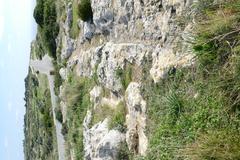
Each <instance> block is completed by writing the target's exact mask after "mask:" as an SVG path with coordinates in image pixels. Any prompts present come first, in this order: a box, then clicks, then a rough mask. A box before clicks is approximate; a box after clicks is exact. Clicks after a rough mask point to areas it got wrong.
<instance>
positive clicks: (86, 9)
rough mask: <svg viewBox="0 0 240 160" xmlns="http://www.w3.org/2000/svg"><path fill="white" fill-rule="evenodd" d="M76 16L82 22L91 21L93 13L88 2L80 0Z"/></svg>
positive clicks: (88, 0) (87, 0)
mask: <svg viewBox="0 0 240 160" xmlns="http://www.w3.org/2000/svg"><path fill="white" fill-rule="evenodd" d="M78 15H79V17H80V18H81V19H82V20H83V21H88V20H92V18H93V12H92V7H91V1H90V0H81V2H80V3H79V5H78Z"/></svg>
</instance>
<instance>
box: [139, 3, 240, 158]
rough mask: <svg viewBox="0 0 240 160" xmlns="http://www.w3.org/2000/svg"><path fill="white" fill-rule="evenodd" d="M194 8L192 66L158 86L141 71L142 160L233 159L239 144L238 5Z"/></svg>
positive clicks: (172, 75) (237, 155)
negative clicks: (144, 113) (145, 145)
mask: <svg viewBox="0 0 240 160" xmlns="http://www.w3.org/2000/svg"><path fill="white" fill-rule="evenodd" d="M199 3H200V4H199V6H201V7H200V8H198V9H199V15H198V16H199V17H197V18H199V20H200V23H199V24H198V27H197V36H196V45H195V46H194V51H195V53H196V55H197V58H198V60H197V62H196V64H195V65H194V66H192V67H189V68H183V69H178V70H176V72H173V73H171V72H170V73H169V75H168V77H167V78H166V79H163V80H161V82H159V83H158V84H154V83H153V82H152V80H151V79H150V78H148V77H150V76H149V73H148V72H147V71H149V68H148V69H147V70H146V71H144V73H145V76H144V77H143V80H144V82H143V87H142V93H143V95H144V99H145V100H146V101H147V106H148V111H147V113H148V120H149V121H148V125H147V126H148V131H147V133H148V137H149V149H148V153H147V156H146V157H145V159H192V160H200V159H206V160H212V159H215V160H221V159H236V157H239V153H240V152H239V150H238V149H236V148H239V142H238V140H236V141H234V140H233V139H236V138H237V136H238V135H240V132H239V131H240V126H239V117H240V115H239V113H240V112H239V109H240V108H239V106H240V99H239V98H240V95H239V93H240V90H239V86H240V83H239V80H240V79H239V75H240V70H239V68H240V63H239V60H240V52H239V50H238V48H239V36H238V34H236V32H237V33H238V27H237V26H239V25H236V23H239V12H240V7H239V6H240V3H239V1H236V0H232V1H227V2H222V3H220V4H216V3H212V1H205V0H203V1H200V2H199ZM220 21H224V22H222V23H221V22H220ZM232 33H234V34H232ZM147 63H148V62H147ZM147 63H146V66H148V64H147ZM150 64H151V63H150V61H149V66H150ZM230 148H231V149H230Z"/></svg>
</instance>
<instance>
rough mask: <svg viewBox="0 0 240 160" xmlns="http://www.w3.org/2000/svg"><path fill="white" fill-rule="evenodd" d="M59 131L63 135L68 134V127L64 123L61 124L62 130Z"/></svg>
mask: <svg viewBox="0 0 240 160" xmlns="http://www.w3.org/2000/svg"><path fill="white" fill-rule="evenodd" d="M61 132H62V134H63V135H64V136H65V135H67V134H68V127H67V124H66V123H63V124H62V131H61Z"/></svg>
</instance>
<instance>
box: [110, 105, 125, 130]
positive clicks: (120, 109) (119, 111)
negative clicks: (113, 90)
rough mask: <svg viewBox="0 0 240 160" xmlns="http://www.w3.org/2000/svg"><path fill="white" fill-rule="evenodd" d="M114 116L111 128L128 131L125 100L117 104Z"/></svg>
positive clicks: (111, 120)
mask: <svg viewBox="0 0 240 160" xmlns="http://www.w3.org/2000/svg"><path fill="white" fill-rule="evenodd" d="M111 115H112V117H111V119H110V121H109V129H117V130H119V131H120V132H126V125H125V119H126V106H125V104H124V103H123V102H120V103H119V104H118V105H117V106H116V110H115V112H113V113H112V114H111Z"/></svg>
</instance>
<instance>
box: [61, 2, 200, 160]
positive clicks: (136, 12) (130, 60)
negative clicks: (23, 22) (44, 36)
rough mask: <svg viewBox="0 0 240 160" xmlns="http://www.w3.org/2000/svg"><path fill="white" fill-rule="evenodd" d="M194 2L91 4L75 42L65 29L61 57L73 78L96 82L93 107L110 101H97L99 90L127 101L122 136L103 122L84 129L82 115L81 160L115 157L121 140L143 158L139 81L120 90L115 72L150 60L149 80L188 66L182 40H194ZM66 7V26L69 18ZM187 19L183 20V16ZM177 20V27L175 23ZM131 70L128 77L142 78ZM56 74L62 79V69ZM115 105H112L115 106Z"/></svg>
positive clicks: (144, 142) (190, 60)
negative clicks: (82, 145) (82, 157)
mask: <svg viewBox="0 0 240 160" xmlns="http://www.w3.org/2000/svg"><path fill="white" fill-rule="evenodd" d="M195 1H196V0H91V7H92V11H93V19H92V20H89V21H88V22H82V21H81V20H80V21H79V27H80V28H81V31H80V32H81V33H80V35H79V38H78V39H77V42H76V47H75V44H73V43H75V42H73V40H72V39H70V38H69V34H68V27H66V29H65V35H63V45H64V47H63V49H62V58H69V59H68V68H73V67H75V68H74V69H75V70H76V73H77V75H78V76H83V77H90V78H92V77H93V76H94V78H96V79H97V81H98V83H99V84H98V85H99V86H98V87H94V88H93V90H92V91H91V92H90V95H91V101H92V103H93V104H94V105H93V106H94V108H96V107H101V106H100V105H99V104H100V103H102V102H103V101H106V100H108V99H110V98H109V97H101V92H102V90H104V89H107V90H109V92H110V95H115V98H116V102H118V101H122V100H123V101H125V102H126V109H127V111H128V112H127V115H126V125H127V132H126V133H121V132H119V131H116V130H109V128H108V125H107V123H108V121H109V119H108V118H106V119H105V120H104V121H101V122H99V123H97V124H96V125H94V126H93V127H89V124H90V123H91V117H92V116H91V114H92V112H91V111H90V110H89V112H88V114H87V115H86V117H85V121H84V124H83V127H84V148H85V159H89V160H90V159H97V160H108V159H109V160H110V159H116V155H117V149H118V146H119V144H120V143H121V142H123V141H125V137H126V142H127V144H128V148H129V149H130V150H131V151H133V152H134V153H135V154H140V155H145V154H146V151H147V146H148V139H147V137H146V135H145V127H146V118H147V116H146V110H147V107H148V106H146V102H145V101H144V99H143V97H142V96H141V93H140V88H141V81H135V79H132V81H135V82H132V83H130V84H129V85H128V86H127V90H126V91H125V90H124V89H125V88H124V86H123V84H122V78H123V77H119V75H117V71H118V70H119V69H122V70H123V71H125V69H126V66H127V65H129V64H131V65H133V66H134V67H135V68H137V69H139V70H141V69H142V68H144V65H145V59H150V60H151V63H150V68H149V73H150V76H151V78H152V80H153V81H154V82H156V83H157V82H158V81H159V80H160V79H162V78H165V77H166V76H167V75H168V72H169V70H171V69H173V68H174V69H177V68H180V67H184V66H188V65H191V64H192V63H193V62H194V60H193V57H194V56H193V54H192V53H191V52H190V49H189V47H190V45H189V43H187V42H189V41H190V42H191V41H192V40H193V38H192V33H191V30H192V28H193V23H192V22H191V21H189V20H188V21H186V20H185V19H187V18H188V19H191V17H192V15H191V14H192V12H191V5H192V4H193V3H194V2H195ZM70 8H71V7H69V9H68V12H67V13H69V14H67V20H66V24H68V21H70V20H71V14H70V12H71V9H70ZM186 17H187V18H186ZM180 22H181V23H180ZM137 69H135V70H134V72H133V73H132V76H133V77H134V76H135V77H141V72H140V71H139V72H137ZM61 76H62V77H65V73H64V71H63V70H62V71H61ZM114 106H115V104H114Z"/></svg>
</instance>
